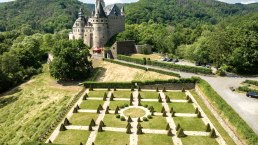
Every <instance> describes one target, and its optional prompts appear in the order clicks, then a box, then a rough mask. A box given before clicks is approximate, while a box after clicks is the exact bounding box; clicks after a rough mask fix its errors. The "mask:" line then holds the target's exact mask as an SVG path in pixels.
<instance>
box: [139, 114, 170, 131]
mask: <svg viewBox="0 0 258 145" xmlns="http://www.w3.org/2000/svg"><path fill="white" fill-rule="evenodd" d="M141 125H142V127H143V128H144V129H159V130H165V129H166V126H167V121H166V118H164V117H162V116H153V118H152V119H149V121H143V122H141Z"/></svg>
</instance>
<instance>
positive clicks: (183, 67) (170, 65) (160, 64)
mask: <svg viewBox="0 0 258 145" xmlns="http://www.w3.org/2000/svg"><path fill="white" fill-rule="evenodd" d="M147 64H148V65H152V66H157V67H161V68H165V69H172V70H179V71H184V72H191V73H197V74H198V73H201V74H212V70H211V69H209V68H204V67H195V66H186V65H177V64H173V63H166V62H158V61H147Z"/></svg>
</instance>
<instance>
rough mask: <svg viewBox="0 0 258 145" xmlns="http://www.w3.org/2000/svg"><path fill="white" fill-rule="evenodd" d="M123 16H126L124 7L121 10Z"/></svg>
mask: <svg viewBox="0 0 258 145" xmlns="http://www.w3.org/2000/svg"><path fill="white" fill-rule="evenodd" d="M121 15H122V16H123V15H125V7H124V6H123V7H122V8H121Z"/></svg>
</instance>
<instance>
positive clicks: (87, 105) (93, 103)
mask: <svg viewBox="0 0 258 145" xmlns="http://www.w3.org/2000/svg"><path fill="white" fill-rule="evenodd" d="M100 104H101V105H102V106H103V104H104V101H100V100H83V101H82V103H81V105H80V108H81V109H89V110H97V109H98V107H99V105H100Z"/></svg>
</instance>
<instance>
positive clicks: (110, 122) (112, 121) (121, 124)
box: [104, 114, 127, 128]
mask: <svg viewBox="0 0 258 145" xmlns="http://www.w3.org/2000/svg"><path fill="white" fill-rule="evenodd" d="M104 123H105V125H106V126H107V127H118V128H125V127H126V125H127V121H121V120H120V119H119V118H116V115H114V114H106V115H105V117H104Z"/></svg>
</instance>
